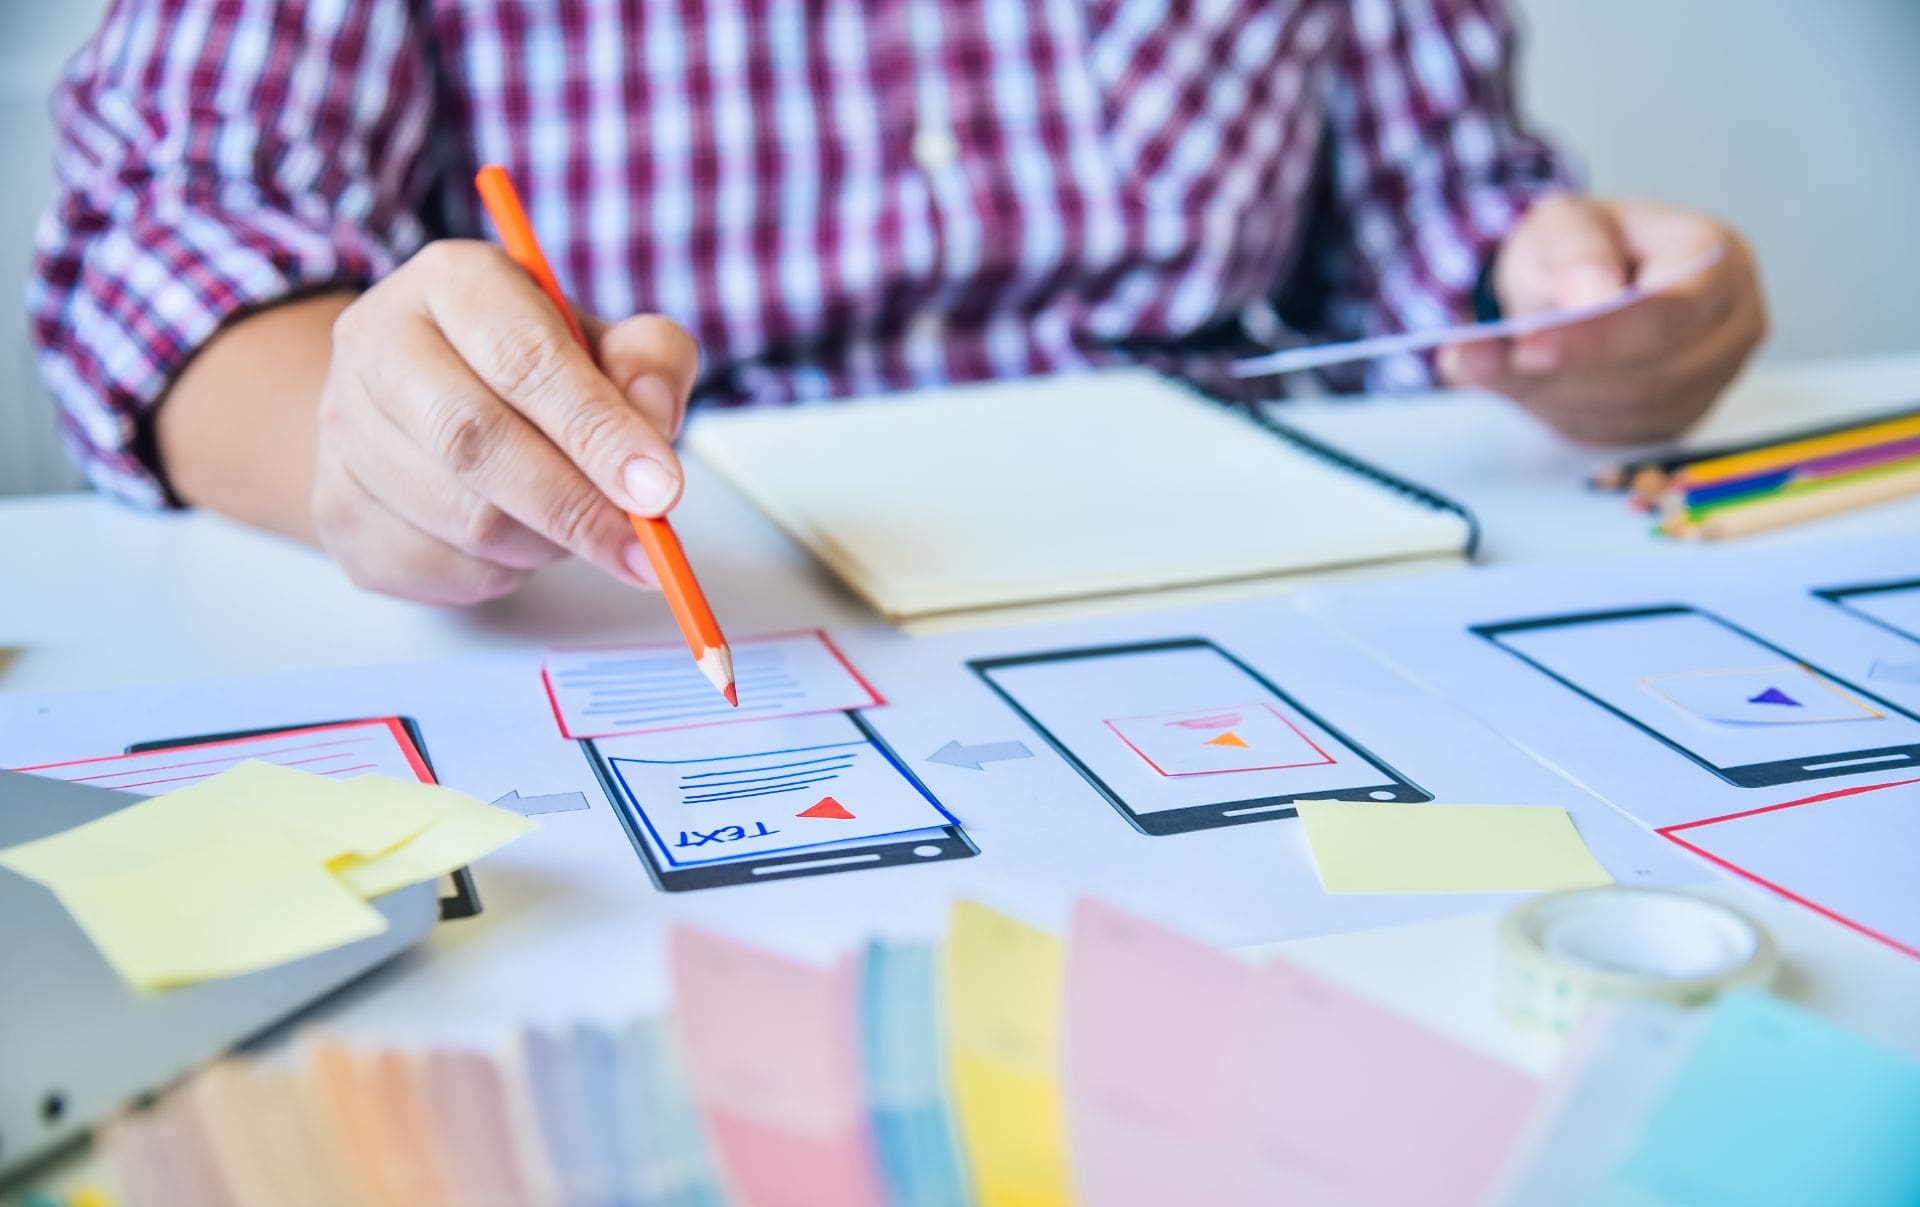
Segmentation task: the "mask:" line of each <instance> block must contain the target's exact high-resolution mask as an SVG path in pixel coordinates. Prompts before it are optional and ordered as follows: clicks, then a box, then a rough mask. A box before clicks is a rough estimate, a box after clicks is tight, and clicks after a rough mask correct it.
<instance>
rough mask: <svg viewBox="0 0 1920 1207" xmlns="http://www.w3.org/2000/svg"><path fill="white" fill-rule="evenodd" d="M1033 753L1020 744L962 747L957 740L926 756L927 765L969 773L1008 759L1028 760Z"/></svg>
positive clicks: (985, 744)
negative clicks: (940, 764)
mask: <svg viewBox="0 0 1920 1207" xmlns="http://www.w3.org/2000/svg"><path fill="white" fill-rule="evenodd" d="M1032 757H1033V751H1031V750H1028V749H1027V748H1026V746H1025V745H1024V744H1022V743H1020V742H982V743H980V744H979V745H978V746H962V745H961V744H960V743H959V741H958V740H955V741H951V742H948V743H947V744H946V745H945V746H942V747H941V748H940V749H938V750H936V751H934V752H933V753H932V754H930V755H928V756H927V761H928V762H929V763H945V764H946V765H947V766H949V767H965V768H966V769H967V770H969V771H982V770H985V768H986V764H988V763H1004V762H1006V761H1007V760H1008V759H1030V758H1032Z"/></svg>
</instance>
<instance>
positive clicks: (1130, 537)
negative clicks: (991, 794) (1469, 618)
mask: <svg viewBox="0 0 1920 1207" xmlns="http://www.w3.org/2000/svg"><path fill="white" fill-rule="evenodd" d="M688 442H689V444H690V445H691V446H692V448H693V450H694V451H695V452H697V453H698V454H699V455H700V457H701V458H702V459H703V460H705V461H706V462H707V463H708V464H709V465H711V466H713V467H714V468H715V469H716V470H718V471H719V472H720V473H721V474H722V475H723V476H725V477H726V478H727V479H728V480H729V481H730V482H732V483H733V485H734V486H735V487H736V488H737V489H738V490H740V491H741V492H742V493H743V494H745V495H747V496H748V497H749V498H750V499H752V500H753V501H754V502H755V503H756V504H757V505H758V506H759V507H760V508H761V509H762V510H763V511H765V512H766V513H767V514H768V515H770V516H771V517H773V519H774V520H775V521H776V522H778V523H779V524H780V525H781V526H782V527H784V528H785V529H786V530H787V531H788V532H789V533H791V534H792V535H793V536H794V538H795V539H797V540H798V541H800V542H801V543H802V544H804V545H805V546H807V548H808V549H810V550H811V551H812V552H813V554H814V555H815V556H816V557H818V558H819V559H820V560H821V561H822V562H824V563H825V564H826V565H827V566H828V567H829V568H831V569H832V570H833V571H834V572H835V573H837V574H838V575H840V576H841V577H842V578H843V579H845V580H846V581H847V583H848V584H849V585H850V586H851V587H852V588H853V589H854V590H855V591H857V592H858V593H859V594H861V595H862V596H864V597H865V598H866V599H867V600H868V602H870V603H872V604H873V605H874V606H875V607H876V608H877V609H878V610H879V611H880V612H881V613H883V614H884V615H886V616H889V617H892V618H896V619H897V618H901V617H911V616H920V615H926V614H929V613H935V612H945V611H954V610H959V609H967V608H982V607H995V606H1003V605H1009V604H1022V603H1033V602H1038V601H1044V600H1057V599H1074V598H1082V597H1087V596H1094V595H1108V594H1114V593H1121V592H1131V591H1142V590H1150V589H1160V588H1166V587H1174V586H1185V585H1190V584H1197V583H1211V582H1220V581H1225V580H1231V579H1239V578H1248V577H1256V576H1266V575H1274V574H1284V573H1294V572H1299V571H1303V570H1311V569H1319V568H1323V567H1333V566H1345V565H1353V564H1358V563H1364V562H1376V561H1384V560H1391V559H1401V558H1413V557H1429V556H1435V555H1445V554H1458V553H1461V552H1463V551H1464V549H1465V547H1466V543H1467V540H1468V535H1469V532H1468V524H1467V522H1466V520H1465V519H1463V518H1462V517H1460V516H1458V515H1455V514H1452V513H1450V512H1446V511H1442V510H1439V509H1437V508H1435V507H1433V506H1430V505H1429V504H1427V503H1425V502H1422V501H1420V500H1418V499H1415V498H1411V497H1408V496H1405V495H1402V494H1400V493H1399V492H1397V491H1395V490H1393V489H1391V488H1390V487H1387V486H1384V485H1382V484H1380V483H1378V482H1374V481H1372V480H1370V479H1368V478H1367V477H1365V476H1364V475H1361V474H1358V473H1355V472H1353V471H1352V470H1349V469H1346V468H1343V467H1341V466H1339V465H1336V464H1333V463H1331V462H1328V461H1324V460H1322V459H1320V458H1319V457H1317V456H1315V455H1313V454H1312V453H1310V452H1307V451H1305V450H1303V449H1300V448H1298V447H1295V446H1294V445H1293V444H1291V443H1289V442H1288V441H1287V440H1285V439H1284V438H1282V437H1280V436H1277V435H1275V434H1273V433H1271V432H1268V431H1266V430H1264V429H1263V428H1261V427H1259V426H1257V425H1256V424H1254V423H1253V422H1251V421H1250V420H1249V419H1247V418H1246V417H1245V416H1243V415H1239V414H1236V413H1234V412H1233V411H1230V410H1228V409H1226V408H1225V407H1222V406H1220V405H1218V404H1216V403H1212V402H1209V401H1207V400H1205V399H1202V398H1200V397H1198V396H1197V395H1195V394H1193V393H1191V392H1190V391H1188V390H1187V389H1185V388H1184V387H1182V386H1180V385H1177V384H1175V383H1173V382H1170V381H1167V380H1166V379H1164V378H1161V377H1159V376H1156V375H1154V374H1152V373H1148V372H1144V371H1140V370H1118V371H1108V372H1100V373H1088V374H1081V375H1075V376H1067V377H1053V378H1040V379H1033V380H1028V381H1017V382H1006V383H993V384H989V385H980V386H960V387H954V388H949V389H941V390H930V391H924V392H921V393H917V394H911V395H897V396H891V397H881V398H871V399H865V400H861V401H857V402H841V403H825V404H815V405H813V406H807V407H795V408H784V409H780V410H756V411H736V412H720V413H708V414H706V415H703V416H701V417H700V419H699V420H698V421H696V422H695V423H694V424H693V425H692V427H691V429H690V431H689V435H688Z"/></svg>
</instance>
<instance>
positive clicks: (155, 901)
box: [0, 792, 387, 989]
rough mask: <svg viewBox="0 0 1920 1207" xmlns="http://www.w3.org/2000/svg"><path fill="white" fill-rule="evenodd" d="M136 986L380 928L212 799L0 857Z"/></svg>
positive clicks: (236, 968)
mask: <svg viewBox="0 0 1920 1207" xmlns="http://www.w3.org/2000/svg"><path fill="white" fill-rule="evenodd" d="M0 866H5V867H8V868H11V869H13V870H14V871H16V872H18V873H20V874H21V875H23V876H26V877H28V878H30V879H33V880H36V881H39V882H40V883H41V884H44V885H46V886H47V887H48V888H49V889H52V890H53V892H54V894H55V895H56V896H58V897H59V898H60V902H61V904H62V905H64V906H65V907H66V909H67V912H68V913H70V914H71V915H73V918H74V920H75V921H76V922H78V923H79V924H80V926H81V928H82V929H83V930H85V931H86V932H87V936H88V937H89V938H90V939H92V940H93V942H94V945H95V946H96V947H98V948H99V949H100V952H101V954H102V955H104V956H105V957H106V959H107V962H108V963H110V964H112V965H113V967H114V969H115V970H116V971H118V972H119V973H120V975H121V976H122V977H123V978H125V979H126V980H127V981H128V982H129V983H131V984H132V985H134V986H135V987H137V988H140V989H160V988H165V987H167V986H171V985H180V984H187V983H190V982H194V981H202V980H209V979H212V978H215V977H226V976H237V975H239V974H241V973H246V972H253V971H255V970H257V969H261V968H267V967H271V966H273V965H275V964H282V963H285V962H287V961H288V960H295V959H299V958H301V957H303V956H308V955H312V954H314V953H315V952H319V951H325V950H327V949H329V948H333V947H337V946H339V945H341V944H343V943H348V942H352V941H353V940H355V939H361V938H365V937H367V936H369V935H375V934H379V933H380V932H381V931H383V930H385V929H386V927H387V922H386V919H385V918H383V917H382V916H381V915H380V913H379V911H377V910H375V909H372V908H371V907H369V906H368V905H367V904H366V903H365V902H364V901H362V900H360V899H359V898H358V897H356V896H355V895H354V894H353V893H352V892H351V891H350V890H349V889H348V888H347V887H346V886H345V885H343V884H341V883H340V882H339V881H338V880H336V879H335V878H334V877H333V876H332V875H330V874H329V873H328V872H327V870H326V869H325V868H324V867H323V866H321V865H320V864H319V863H317V862H315V860H314V859H313V857H312V855H311V854H309V852H308V851H307V850H306V849H305V848H303V847H302V845H301V844H300V843H299V842H296V841H295V840H294V839H292V838H290V837H288V836H287V835H286V834H285V833H283V832H281V831H279V830H277V829H274V828H273V827H271V826H269V825H265V824H261V823H260V822H258V821H257V820H256V819H253V818H251V817H250V816H249V815H248V812H247V810H245V809H244V808H240V807H237V806H234V805H232V804H231V803H229V802H225V801H222V800H220V799H218V798H208V797H206V796H204V795H202V796H189V794H188V793H185V792H181V793H177V794H171V795H169V796H159V797H154V798H153V799H151V800H148V801H145V802H142V803H141V804H138V805H133V806H130V807H128V808H126V809H122V810H120V811H119V812H118V813H113V814H110V815H108V816H107V817H103V818H100V819H99V820H97V821H92V822H88V823H87V824H85V825H82V826H76V827H75V828H73V829H71V830H68V831H65V832H64V833H61V834H55V835H52V836H50V837H48V838H43V839H39V840H38V841H35V842H30V843H26V844H23V845H21V846H17V847H13V848H11V849H9V850H6V851H0Z"/></svg>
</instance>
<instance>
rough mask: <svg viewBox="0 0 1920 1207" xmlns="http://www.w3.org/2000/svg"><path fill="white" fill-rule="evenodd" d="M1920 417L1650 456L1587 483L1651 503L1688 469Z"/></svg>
mask: <svg viewBox="0 0 1920 1207" xmlns="http://www.w3.org/2000/svg"><path fill="white" fill-rule="evenodd" d="M1910 416H1920V407H1911V408H1908V409H1906V410H1902V411H1894V412H1890V413H1888V414H1885V415H1875V416H1873V417H1871V418H1867V419H1848V420H1844V421H1842V422H1839V423H1831V424H1825V425H1822V426H1820V427H1813V428H1805V429H1802V430H1800V431H1794V432H1779V433H1775V434H1774V435H1771V436H1762V437H1757V438H1755V439H1752V440H1742V441H1737V442H1734V443H1731V444H1718V445H1714V446H1712V447H1709V448H1696V449H1677V450H1670V451H1667V452H1664V453H1656V454H1653V455H1651V456H1646V457H1639V458H1635V459H1633V460H1631V461H1622V462H1620V463H1618V464H1615V465H1609V466H1606V467H1604V468H1602V469H1600V470H1597V471H1595V472H1594V474H1593V475H1592V476H1591V477H1589V478H1588V479H1587V485H1588V486H1590V487H1592V488H1593V489H1594V490H1605V491H1623V490H1632V491H1634V492H1636V493H1639V494H1644V496H1645V497H1646V498H1648V499H1651V498H1652V497H1653V496H1654V495H1656V494H1658V493H1659V492H1660V491H1662V490H1664V489H1666V486H1667V479H1668V478H1669V477H1670V476H1672V475H1673V474H1675V473H1677V472H1679V471H1680V470H1681V469H1684V468H1685V467H1687V466H1688V465H1691V464H1693V463H1695V462H1701V461H1714V460H1719V459H1722V458H1726V457H1734V456H1738V455H1740V454H1742V453H1752V452H1759V451H1761V450H1764V449H1769V448H1773V447H1775V446H1777V445H1780V444H1783V443H1786V442H1788V441H1795V440H1812V439H1815V438H1816V437H1820V436H1836V435H1840V434H1842V433H1845V432H1852V431H1857V430H1859V429H1860V428H1863V427H1872V426H1876V425H1878V424H1882V423H1889V422H1892V421H1895V420H1899V419H1904V418H1908V417H1910Z"/></svg>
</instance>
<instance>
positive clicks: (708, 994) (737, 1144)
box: [669, 927, 883, 1207]
mask: <svg viewBox="0 0 1920 1207" xmlns="http://www.w3.org/2000/svg"><path fill="white" fill-rule="evenodd" d="M669 952H670V959H671V962H672V966H673V981H674V988H675V990H676V993H677V1005H678V1017H679V1021H680V1034H681V1039H682V1043H683V1045H684V1050H685V1053H686V1059H687V1071H688V1078H689V1081H690V1082H691V1084H692V1086H693V1088H694V1091H695V1093H696V1094H697V1095H698V1097H699V1099H700V1102H701V1103H702V1105H703V1106H704V1108H705V1113H706V1119H707V1125H708V1128H707V1130H708V1134H709V1135H711V1136H712V1137H713V1140H714V1144H715V1147H716V1148H717V1150H718V1152H719V1156H720V1160H721V1162H722V1164H723V1165H724V1167H725V1169H726V1173H727V1178H726V1180H727V1183H728V1185H729V1186H730V1187H731V1188H732V1189H733V1191H734V1193H735V1195H736V1196H737V1197H738V1199H739V1200H740V1201H741V1202H745V1203H757V1204H771V1205H776V1207H777V1205H780V1204H791V1205H792V1207H805V1205H807V1204H812V1203H833V1204H837V1205H840V1207H863V1205H866V1204H872V1205H873V1207H879V1205H880V1203H881V1202H882V1201H883V1200H882V1195H881V1188H880V1182H879V1178H878V1176H877V1165H876V1162H875V1160H874V1153H873V1146H872V1141H871V1137H870V1135H869V1133H868V1131H867V1115H866V1112H865V1110H864V1109H863V1106H862V1097H861V1089H862V1087H861V1077H860V1062H859V1055H858V1051H857V1048H856V1037H855V1033H854V1028H855V1025H856V1022H857V1019H856V1015H855V1002H856V1000H857V988H856V984H855V978H856V970H855V967H854V964H853V961H852V959H851V958H847V959H843V960H841V961H840V962H839V963H838V964H836V965H834V966H833V967H832V968H817V967H814V966H812V965H809V964H803V963H800V962H798V961H795V960H790V959H787V958H786V957H784V956H778V955H775V954H773V953H772V952H766V951H761V950H759V949H758V948H753V947H748V946H746V945H744V944H740V943H735V942H732V941H731V940H727V939H723V938H720V937H719V936H716V935H710V934H707V933H706V932H703V931H698V930H692V929H689V928H684V927H682V928H678V929H676V930H675V931H674V932H673V934H672V935H671V937H670V939H669Z"/></svg>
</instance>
